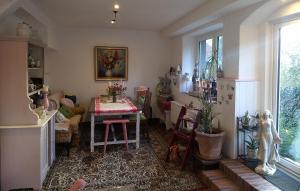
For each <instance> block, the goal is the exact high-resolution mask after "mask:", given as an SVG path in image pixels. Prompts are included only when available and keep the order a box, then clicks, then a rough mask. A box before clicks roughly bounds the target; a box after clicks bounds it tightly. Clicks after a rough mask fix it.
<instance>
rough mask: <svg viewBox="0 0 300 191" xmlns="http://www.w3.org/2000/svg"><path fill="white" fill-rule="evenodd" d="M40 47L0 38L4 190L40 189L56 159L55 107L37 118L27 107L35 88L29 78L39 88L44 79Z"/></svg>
mask: <svg viewBox="0 0 300 191" xmlns="http://www.w3.org/2000/svg"><path fill="white" fill-rule="evenodd" d="M43 47H44V45H41V44H39V43H36V42H31V41H29V39H26V38H20V37H7V38H0V89H1V90H3V91H1V93H0V180H1V184H0V185H1V190H4V191H6V190H10V189H16V188H28V187H32V188H34V189H38V190H40V189H41V187H42V183H43V180H44V178H45V177H46V174H47V171H48V170H49V168H50V166H51V164H52V163H53V160H54V159H55V132H54V120H55V119H54V116H55V113H56V111H51V112H49V113H48V115H47V116H46V118H44V119H39V117H38V115H37V114H36V113H35V112H34V111H33V110H31V108H30V107H29V105H30V98H29V96H31V98H32V97H33V96H34V94H36V93H37V92H38V91H34V92H31V91H29V87H28V81H29V80H30V83H32V84H33V85H35V86H38V87H39V88H41V86H42V84H43V81H44V48H43ZM29 57H30V59H29ZM33 89H34V88H33ZM33 89H31V90H33Z"/></svg>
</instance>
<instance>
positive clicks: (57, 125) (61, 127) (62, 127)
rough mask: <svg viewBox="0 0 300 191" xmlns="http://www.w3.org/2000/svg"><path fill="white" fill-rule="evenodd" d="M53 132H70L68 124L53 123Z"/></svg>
mask: <svg viewBox="0 0 300 191" xmlns="http://www.w3.org/2000/svg"><path fill="white" fill-rule="evenodd" d="M55 130H56V131H70V123H69V122H65V123H55Z"/></svg>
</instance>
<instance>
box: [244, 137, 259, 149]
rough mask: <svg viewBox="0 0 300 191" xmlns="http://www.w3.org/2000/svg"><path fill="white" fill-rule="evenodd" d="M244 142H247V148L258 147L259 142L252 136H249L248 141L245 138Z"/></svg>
mask: <svg viewBox="0 0 300 191" xmlns="http://www.w3.org/2000/svg"><path fill="white" fill-rule="evenodd" d="M245 142H246V143H247V148H248V149H252V150H255V149H258V146H259V142H258V141H257V140H256V139H255V138H254V137H251V136H249V141H247V140H246V141H245Z"/></svg>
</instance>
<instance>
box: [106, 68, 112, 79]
mask: <svg viewBox="0 0 300 191" xmlns="http://www.w3.org/2000/svg"><path fill="white" fill-rule="evenodd" d="M105 76H106V77H112V71H111V70H110V69H107V70H106V72H105Z"/></svg>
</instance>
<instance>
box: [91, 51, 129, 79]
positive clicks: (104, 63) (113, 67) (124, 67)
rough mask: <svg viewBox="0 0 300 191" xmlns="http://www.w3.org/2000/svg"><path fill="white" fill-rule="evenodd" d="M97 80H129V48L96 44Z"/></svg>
mask: <svg viewBox="0 0 300 191" xmlns="http://www.w3.org/2000/svg"><path fill="white" fill-rule="evenodd" d="M94 51H95V53H94V54H95V80H127V79H128V76H127V75H128V48H127V47H108V46H95V50H94Z"/></svg>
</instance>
